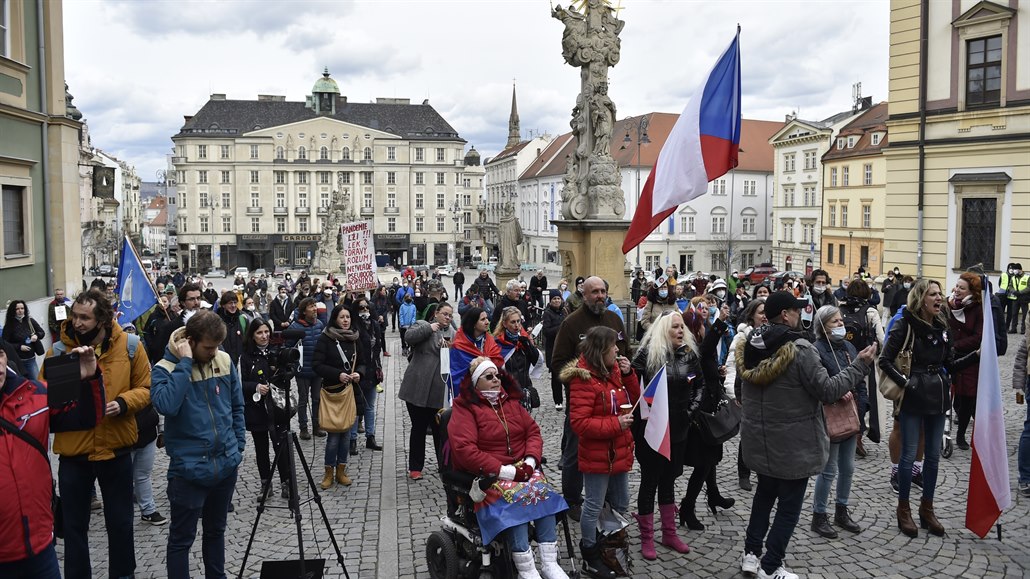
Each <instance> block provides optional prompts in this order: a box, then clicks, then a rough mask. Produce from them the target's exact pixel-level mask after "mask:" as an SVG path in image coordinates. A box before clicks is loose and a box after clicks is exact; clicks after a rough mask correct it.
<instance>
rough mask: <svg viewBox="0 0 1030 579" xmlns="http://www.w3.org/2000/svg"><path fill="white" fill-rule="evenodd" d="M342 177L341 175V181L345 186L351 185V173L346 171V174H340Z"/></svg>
mask: <svg viewBox="0 0 1030 579" xmlns="http://www.w3.org/2000/svg"><path fill="white" fill-rule="evenodd" d="M340 175H341V179H343V181H341V182H342V183H343V184H344V185H350V172H349V171H345V172H342V173H340Z"/></svg>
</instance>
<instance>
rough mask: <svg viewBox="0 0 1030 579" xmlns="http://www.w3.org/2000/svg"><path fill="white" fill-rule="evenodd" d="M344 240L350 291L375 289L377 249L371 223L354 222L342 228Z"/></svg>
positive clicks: (344, 256)
mask: <svg viewBox="0 0 1030 579" xmlns="http://www.w3.org/2000/svg"><path fill="white" fill-rule="evenodd" d="M340 235H341V236H342V238H343V264H344V266H345V267H346V272H347V289H348V290H359V291H360V290H368V289H375V288H376V287H377V286H378V285H379V278H378V277H377V276H376V248H375V244H374V243H373V240H372V222H371V221H353V222H350V223H344V224H342V225H341V226H340Z"/></svg>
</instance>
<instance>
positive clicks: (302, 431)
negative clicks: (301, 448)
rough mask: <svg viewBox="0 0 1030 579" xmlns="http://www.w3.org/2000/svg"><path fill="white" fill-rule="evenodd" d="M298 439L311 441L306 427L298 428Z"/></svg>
mask: <svg viewBox="0 0 1030 579" xmlns="http://www.w3.org/2000/svg"><path fill="white" fill-rule="evenodd" d="M300 439H301V440H311V433H310V432H308V427H307V426H302V427H300Z"/></svg>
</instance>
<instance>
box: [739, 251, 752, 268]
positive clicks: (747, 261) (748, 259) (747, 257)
mask: <svg viewBox="0 0 1030 579" xmlns="http://www.w3.org/2000/svg"><path fill="white" fill-rule="evenodd" d="M754 266H755V252H753V251H742V252H740V267H741V269H745V268H749V267H754Z"/></svg>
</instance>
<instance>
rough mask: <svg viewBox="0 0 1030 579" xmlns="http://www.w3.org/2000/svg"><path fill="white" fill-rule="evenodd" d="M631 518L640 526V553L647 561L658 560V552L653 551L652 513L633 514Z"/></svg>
mask: <svg viewBox="0 0 1030 579" xmlns="http://www.w3.org/2000/svg"><path fill="white" fill-rule="evenodd" d="M633 518H634V519H636V520H637V524H638V525H640V553H641V554H643V555H644V558H645V559H647V560H648V561H654V560H655V559H657V558H658V552H657V551H655V550H654V513H650V514H647V515H638V514H636V513H633Z"/></svg>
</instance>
